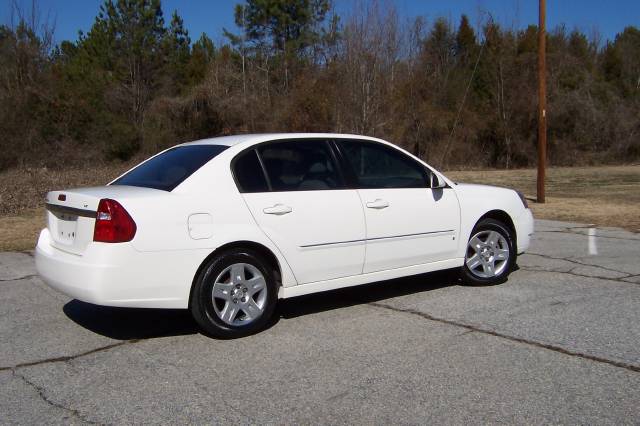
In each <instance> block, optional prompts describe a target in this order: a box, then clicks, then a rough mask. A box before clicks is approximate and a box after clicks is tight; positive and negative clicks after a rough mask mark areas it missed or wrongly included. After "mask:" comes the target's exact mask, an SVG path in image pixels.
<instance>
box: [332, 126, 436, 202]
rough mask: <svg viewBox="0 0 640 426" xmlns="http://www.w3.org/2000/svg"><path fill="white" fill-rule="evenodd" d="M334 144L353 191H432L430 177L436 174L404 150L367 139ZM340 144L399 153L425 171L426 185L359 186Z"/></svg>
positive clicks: (340, 140)
mask: <svg viewBox="0 0 640 426" xmlns="http://www.w3.org/2000/svg"><path fill="white" fill-rule="evenodd" d="M333 142H334V145H335V148H336V150H337V151H338V152H339V153H340V158H341V160H342V164H341V166H342V167H343V168H344V169H345V174H346V175H348V176H349V180H350V182H349V186H351V187H352V189H363V190H364V189H420V188H425V189H432V187H431V179H430V175H431V174H433V173H435V172H434V171H433V170H431V169H430V168H429V167H427V166H425V165H424V164H422V163H421V162H420V161H417V160H416V159H414V158H411V157H410V156H409V155H407V154H406V153H405V152H403V151H402V150H400V149H399V148H397V147H395V146H393V145H387V144H384V143H381V142H377V141H371V140H367V139H350V138H334V139H333ZM340 142H356V143H362V144H364V145H372V146H374V147H377V146H381V147H382V148H383V149H384V148H386V149H389V150H391V151H394V152H397V154H398V155H400V156H402V157H404V158H406V159H407V160H409V161H411V162H413V163H415V164H416V165H417V166H418V167H419V168H420V169H421V170H422V171H423V173H424V179H425V183H426V185H425V186H424V187H422V186H417V187H416V186H398V187H376V188H369V187H363V186H361V185H359V184H358V178H357V176H356V174H355V173H354V170H353V167H352V166H351V164H350V163H349V160H347V157H346V155H345V153H344V150H343V149H342V147H341V146H340Z"/></svg>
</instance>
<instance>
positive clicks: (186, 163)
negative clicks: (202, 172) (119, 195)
mask: <svg viewBox="0 0 640 426" xmlns="http://www.w3.org/2000/svg"><path fill="white" fill-rule="evenodd" d="M227 148H228V147H227V146H224V145H184V146H177V147H175V148H171V149H168V150H166V151H165V152H163V153H161V154H158V155H156V156H155V157H153V158H151V159H150V160H148V161H146V162H144V163H142V164H140V165H139V166H138V167H136V168H135V169H133V170H131V171H130V172H128V173H126V174H125V175H123V176H121V177H119V178H118V179H117V180H116V181H114V182H113V183H112V185H128V186H140V187H143V188H154V189H161V190H163V191H173V189H174V188H175V187H176V186H178V185H180V184H181V183H182V182H184V181H185V179H187V178H188V177H189V176H191V175H192V174H193V173H194V172H195V171H196V170H198V169H199V168H200V167H202V166H204V165H205V164H206V163H208V162H209V161H210V160H211V159H212V158H213V157H215V156H216V155H218V154H220V153H221V152H222V151H224V150H225V149H227Z"/></svg>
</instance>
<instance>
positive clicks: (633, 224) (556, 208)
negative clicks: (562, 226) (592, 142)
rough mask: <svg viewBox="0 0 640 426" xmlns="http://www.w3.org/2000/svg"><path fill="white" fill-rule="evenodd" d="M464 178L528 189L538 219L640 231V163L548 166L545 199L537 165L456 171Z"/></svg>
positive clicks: (457, 176) (455, 177) (457, 177)
mask: <svg viewBox="0 0 640 426" xmlns="http://www.w3.org/2000/svg"><path fill="white" fill-rule="evenodd" d="M446 175H447V176H449V177H450V178H451V179H453V180H456V181H459V182H472V183H483V184H487V185H499V186H507V187H510V188H514V189H518V190H520V191H522V192H523V193H524V194H525V196H526V197H527V198H528V199H529V200H531V201H529V207H531V209H532V210H533V214H534V216H535V217H536V218H538V219H554V220H564V221H571V222H581V223H592V224H594V225H597V226H601V227H602V226H615V227H620V228H624V229H627V230H629V231H633V232H640V165H635V166H603V167H558V168H552V169H549V170H548V171H547V179H546V189H547V191H546V195H547V197H546V198H547V202H546V203H545V204H539V203H536V202H535V201H533V200H535V198H536V170H534V169H524V170H486V171H452V172H449V173H446Z"/></svg>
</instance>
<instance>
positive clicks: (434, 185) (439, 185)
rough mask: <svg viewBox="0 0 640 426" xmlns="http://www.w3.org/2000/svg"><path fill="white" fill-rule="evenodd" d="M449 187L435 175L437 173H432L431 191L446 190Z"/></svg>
mask: <svg viewBox="0 0 640 426" xmlns="http://www.w3.org/2000/svg"><path fill="white" fill-rule="evenodd" d="M446 187H447V183H446V182H445V181H444V180H442V179H440V177H439V176H438V175H437V174H435V173H431V189H444V188H446Z"/></svg>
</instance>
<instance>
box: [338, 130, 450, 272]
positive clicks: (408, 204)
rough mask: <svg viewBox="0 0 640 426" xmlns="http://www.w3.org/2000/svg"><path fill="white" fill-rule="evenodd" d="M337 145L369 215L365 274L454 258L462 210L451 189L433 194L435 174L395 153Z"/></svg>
mask: <svg viewBox="0 0 640 426" xmlns="http://www.w3.org/2000/svg"><path fill="white" fill-rule="evenodd" d="M337 143H338V146H339V147H340V152H341V153H342V158H343V160H344V162H345V166H346V167H345V168H346V169H347V170H348V171H349V175H350V179H351V181H352V182H353V185H355V186H356V187H357V188H358V192H359V195H360V198H361V200H362V206H363V210H364V212H365V218H366V229H367V231H366V240H367V244H366V260H365V265H364V273H368V272H375V271H382V270H386V269H393V268H400V267H406V266H412V265H419V264H424V263H430V262H435V261H439V260H446V259H451V258H454V257H455V253H456V251H457V248H458V241H457V239H458V234H459V226H460V207H459V204H458V199H457V197H456V195H455V192H454V191H453V190H452V189H451V188H445V189H431V187H430V174H431V173H432V172H431V171H430V170H429V169H428V168H426V167H425V166H424V165H422V164H421V163H419V162H417V161H416V160H414V159H413V158H411V157H409V156H408V155H406V154H405V153H404V152H402V151H400V150H398V149H396V148H393V147H390V146H387V145H385V144H382V143H378V142H369V141H356V140H342V141H338V142H337Z"/></svg>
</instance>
